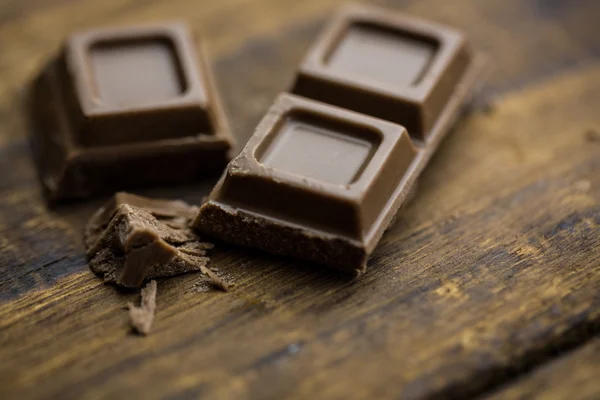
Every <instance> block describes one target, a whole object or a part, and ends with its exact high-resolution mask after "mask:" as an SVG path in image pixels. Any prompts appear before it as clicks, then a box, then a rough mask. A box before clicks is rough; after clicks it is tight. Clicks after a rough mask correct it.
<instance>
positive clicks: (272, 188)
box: [194, 6, 482, 273]
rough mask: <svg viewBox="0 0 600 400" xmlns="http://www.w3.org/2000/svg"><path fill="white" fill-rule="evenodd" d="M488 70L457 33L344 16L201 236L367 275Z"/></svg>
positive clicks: (236, 168)
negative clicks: (382, 242)
mask: <svg viewBox="0 0 600 400" xmlns="http://www.w3.org/2000/svg"><path fill="white" fill-rule="evenodd" d="M481 71H482V61H481V58H480V57H475V56H473V55H472V54H471V52H470V51H469V50H468V47H467V45H466V40H465V38H464V36H463V35H462V34H460V33H459V32H456V31H454V30H452V29H449V28H446V27H443V26H440V25H438V24H434V23H430V22H426V21H422V20H418V19H416V18H411V17H408V16H404V15H399V14H393V13H389V12H387V11H384V10H381V9H378V8H374V7H363V6H350V7H345V8H343V9H342V10H341V11H340V12H339V13H338V14H337V15H336V16H335V18H334V19H333V21H332V23H331V24H330V25H329V26H328V27H327V28H326V29H325V32H324V34H323V35H322V36H321V37H320V39H319V40H318V41H317V43H316V44H315V45H314V47H313V49H312V50H311V51H310V52H309V55H308V56H307V58H306V60H305V62H304V63H303V65H302V66H301V67H300V70H299V73H298V78H297V80H296V84H295V86H294V88H293V92H294V93H295V94H293V95H292V94H283V95H281V96H280V97H279V98H278V100H277V101H276V103H275V105H273V107H272V108H271V109H270V110H269V112H268V113H267V115H266V116H265V117H264V119H263V120H262V122H261V123H260V124H259V126H258V128H257V129H256V131H255V133H254V135H253V136H252V137H251V139H250V140H249V141H248V143H247V145H246V147H245V148H244V150H242V152H241V153H240V155H239V156H237V157H236V158H235V159H234V160H233V161H232V162H231V163H230V164H229V165H228V167H227V169H226V171H225V173H224V174H223V176H222V177H221V179H220V180H219V182H218V183H217V185H216V187H215V188H214V189H213V191H212V192H211V194H210V196H209V198H208V200H207V202H206V203H204V204H203V205H202V206H201V207H200V211H199V213H198V216H197V218H196V220H195V222H194V226H195V228H196V229H198V230H199V231H200V232H202V233H204V234H206V235H210V236H214V237H217V238H220V239H222V240H225V241H228V242H231V243H235V244H241V245H246V246H252V247H256V248H259V249H263V250H265V251H268V252H271V253H274V254H281V255H287V256H293V257H297V258H300V259H304V260H308V261H313V262H316V263H320V264H323V265H327V266H330V267H334V268H338V269H342V270H346V271H353V272H355V273H362V272H364V271H365V269H366V264H367V259H368V257H369V255H370V254H371V253H372V252H373V250H374V249H375V247H376V245H377V243H378V241H379V240H380V238H381V236H382V235H383V233H384V232H385V230H386V229H387V227H388V226H389V225H390V224H391V223H392V221H393V220H394V216H395V215H396V213H397V212H398V210H399V209H400V208H401V206H402V205H403V204H404V203H406V202H407V201H408V199H409V196H410V195H411V194H410V193H411V190H413V186H414V184H415V182H416V181H417V178H418V176H419V174H420V173H421V171H422V170H423V169H424V168H425V166H426V165H427V163H428V162H429V159H430V158H431V156H432V154H433V153H434V152H435V150H436V149H437V147H438V145H439V144H440V142H441V141H442V139H443V138H444V137H445V136H446V135H447V134H448V132H449V131H450V130H451V128H452V127H453V126H454V124H455V122H456V121H457V119H458V118H459V116H460V115H461V113H462V110H463V108H464V106H465V104H466V103H467V102H468V101H469V100H470V98H471V95H472V93H473V91H474V90H475V88H476V86H477V85H476V84H477V82H478V80H479V78H480V73H481ZM299 95H300V96H299ZM413 193H414V192H413Z"/></svg>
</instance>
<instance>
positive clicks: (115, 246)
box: [84, 193, 222, 287]
mask: <svg viewBox="0 0 600 400" xmlns="http://www.w3.org/2000/svg"><path fill="white" fill-rule="evenodd" d="M128 203H131V204H128ZM196 210H197V208H196V207H192V206H188V205H186V204H185V203H183V202H181V201H169V200H151V199H146V198H143V197H139V196H134V195H130V194H126V193H120V194H117V195H116V196H115V197H114V198H113V199H112V200H111V201H109V202H108V203H107V204H106V205H105V206H104V207H102V208H101V209H99V210H98V211H97V212H96V213H95V214H94V215H93V216H92V218H91V219H90V221H89V222H88V225H87V227H86V232H85V236H84V242H85V245H86V248H87V255H88V259H89V263H90V268H91V269H92V270H93V271H94V272H95V273H96V274H98V275H102V276H103V277H104V279H105V280H106V281H109V282H115V283H116V284H117V285H120V286H125V287H139V286H140V285H141V284H142V283H143V282H144V280H147V279H154V278H158V277H165V276H173V275H179V274H183V273H186V272H191V271H201V272H203V273H205V274H207V275H209V276H210V277H211V279H213V281H214V280H215V279H218V278H216V277H215V278H213V275H214V273H212V271H210V270H209V269H208V268H207V267H206V264H207V263H208V261H209V259H208V257H206V251H207V250H209V249H211V248H212V247H213V245H212V244H210V243H206V242H202V241H201V240H200V237H198V236H197V235H196V234H195V233H194V232H193V231H192V230H191V229H190V222H191V218H192V215H193V214H194V212H195V211H196ZM221 286H222V285H221Z"/></svg>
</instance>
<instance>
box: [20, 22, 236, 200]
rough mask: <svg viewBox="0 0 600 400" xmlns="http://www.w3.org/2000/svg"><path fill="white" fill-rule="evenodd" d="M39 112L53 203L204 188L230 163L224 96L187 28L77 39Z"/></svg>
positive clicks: (33, 104) (52, 68)
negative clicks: (182, 186) (189, 184)
mask: <svg viewBox="0 0 600 400" xmlns="http://www.w3.org/2000/svg"><path fill="white" fill-rule="evenodd" d="M198 55H199V56H200V57H198ZM29 104H30V112H31V119H32V122H33V124H32V132H31V133H32V145H33V150H34V155H35V159H36V162H37V164H38V170H39V173H40V176H41V180H42V182H43V184H44V186H45V188H46V190H47V194H48V198H49V200H51V201H53V200H62V199H66V198H81V197H87V196H91V195H94V194H97V193H102V192H111V191H115V190H118V189H123V188H130V187H138V186H145V185H155V184H166V183H172V182H178V181H186V180H187V181H189V180H194V179H197V178H199V177H202V176H206V175H212V174H218V173H219V172H221V171H222V168H223V167H224V166H225V165H226V164H227V162H228V161H229V150H230V148H231V146H232V138H231V135H230V132H229V127H228V124H227V122H226V119H225V115H224V113H223V109H222V107H221V102H220V99H219V96H218V94H217V92H216V90H215V87H214V83H213V79H212V77H211V73H210V71H209V68H208V66H207V64H206V62H205V60H204V58H203V55H202V54H197V53H196V46H195V43H194V41H193V39H192V37H191V34H190V32H189V31H188V29H187V28H186V26H185V25H183V24H179V23H171V24H163V25H156V26H145V27H137V28H133V27H128V28H118V29H105V30H96V31H90V32H84V33H77V34H74V35H72V36H71V37H70V38H69V39H68V40H67V41H66V43H65V45H64V46H63V48H62V50H61V52H60V54H59V55H58V56H57V57H56V59H54V60H52V61H51V62H50V63H49V64H48V65H47V66H46V67H45V68H44V69H43V71H42V72H41V74H40V75H39V77H38V78H37V79H36V80H35V81H34V83H33V87H32V90H31V94H30V102H29Z"/></svg>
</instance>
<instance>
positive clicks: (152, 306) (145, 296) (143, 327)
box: [127, 281, 156, 335]
mask: <svg viewBox="0 0 600 400" xmlns="http://www.w3.org/2000/svg"><path fill="white" fill-rule="evenodd" d="M127 306H128V308H129V320H130V321H131V326H132V327H133V329H134V330H135V331H136V332H137V333H139V334H140V335H148V334H149V333H150V329H151V328H152V323H154V313H155V312H156V281H151V282H150V283H148V284H147V285H146V287H145V288H143V289H142V293H141V300H140V305H139V307H138V306H136V305H134V304H133V303H128V305H127Z"/></svg>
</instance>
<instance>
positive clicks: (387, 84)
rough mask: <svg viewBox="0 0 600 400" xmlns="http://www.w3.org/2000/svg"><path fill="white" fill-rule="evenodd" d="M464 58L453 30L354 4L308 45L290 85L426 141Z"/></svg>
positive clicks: (463, 66) (463, 65)
mask: <svg viewBox="0 0 600 400" xmlns="http://www.w3.org/2000/svg"><path fill="white" fill-rule="evenodd" d="M469 61H470V53H469V49H468V48H467V46H466V41H465V38H464V36H463V35H462V34H461V33H459V32H457V31H455V30H453V29H450V28H447V27H444V26H442V25H438V24H436V23H433V22H427V21H422V20H419V19H416V18H413V17H408V16H404V15H401V14H394V13H390V12H389V11H387V10H383V9H378V8H375V7H371V6H357V5H353V6H348V7H345V8H343V9H342V10H340V12H338V13H337V14H336V17H335V18H334V19H333V20H332V21H331V23H330V24H329V25H328V26H327V28H326V29H325V30H324V32H323V33H322V35H321V36H320V37H319V39H318V40H317V42H316V44H315V45H314V46H313V47H312V48H311V50H310V51H309V53H308V55H307V56H306V58H305V59H304V62H303V63H302V65H301V66H300V68H299V72H298V77H297V80H296V82H295V84H294V87H293V89H292V92H293V93H295V94H299V95H302V96H305V97H309V98H312V99H315V100H319V101H323V102H326V103H329V104H333V105H337V106H340V107H344V108H347V109H350V110H354V111H358V112H361V113H364V114H367V115H371V116H374V117H378V118H382V119H385V120H388V121H391V122H395V123H398V124H401V125H403V126H405V127H406V128H407V129H408V131H409V133H410V134H411V136H413V137H414V138H416V139H419V140H425V139H426V136H427V134H428V133H429V132H430V131H431V130H432V128H433V124H434V123H435V122H436V121H437V119H438V117H439V116H440V114H441V113H442V112H443V108H444V106H445V105H446V104H447V103H448V100H449V98H450V96H452V94H453V92H454V89H455V87H456V84H457V83H458V82H459V81H460V80H461V78H462V77H463V75H464V74H465V73H466V71H467V68H468V66H469Z"/></svg>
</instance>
